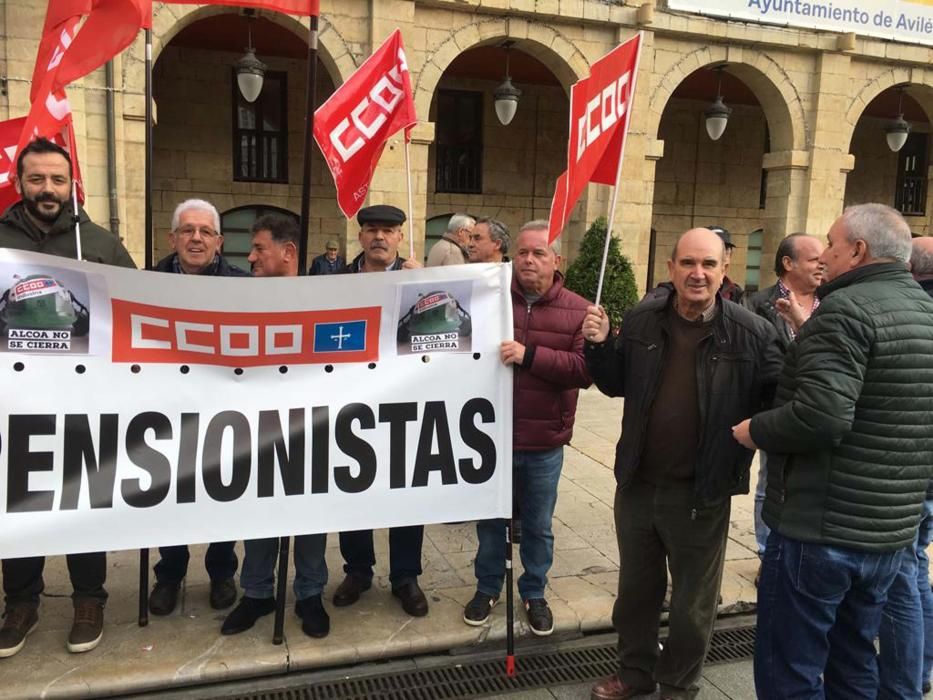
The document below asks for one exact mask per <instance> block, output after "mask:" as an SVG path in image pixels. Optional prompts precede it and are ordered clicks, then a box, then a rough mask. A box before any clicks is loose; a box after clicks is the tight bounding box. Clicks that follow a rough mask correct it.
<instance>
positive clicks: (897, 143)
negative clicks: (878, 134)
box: [884, 87, 910, 153]
mask: <svg viewBox="0 0 933 700" xmlns="http://www.w3.org/2000/svg"><path fill="white" fill-rule="evenodd" d="M898 93H899V95H898V98H897V119H892V120H891V121H890V122H888V125H887V126H886V127H885V128H884V130H885V132H886V134H885V136H886V138H887V141H888V148H890V149H891V150H892V151H894V152H895V153H897V152H898V151H899V150H901V149H902V148H903V147H904V144H905V143H907V136H908V134H910V124H908V123H907V121H906V120H905V119H904V110H903V102H904V88H903V87H900V88H898Z"/></svg>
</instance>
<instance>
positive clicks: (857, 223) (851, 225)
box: [841, 203, 912, 263]
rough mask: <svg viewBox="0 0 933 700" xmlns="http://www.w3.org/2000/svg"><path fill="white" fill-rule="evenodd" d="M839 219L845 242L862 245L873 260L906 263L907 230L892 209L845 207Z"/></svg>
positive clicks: (887, 207) (909, 239) (882, 205)
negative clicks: (844, 231) (842, 226)
mask: <svg viewBox="0 0 933 700" xmlns="http://www.w3.org/2000/svg"><path fill="white" fill-rule="evenodd" d="M841 219H842V222H843V223H844V224H845V230H846V235H847V237H848V240H849V242H850V243H854V242H855V241H857V240H859V239H861V240H863V241H865V245H866V246H868V252H869V253H870V254H871V256H872V257H873V258H893V259H894V260H897V261H898V262H902V263H906V262H907V261H909V260H910V252H911V248H912V244H911V238H910V227H909V226H908V225H907V222H906V221H904V217H903V216H901V215H900V212H898V211H897V210H896V209H892V208H891V207H889V206H887V205H886V204H877V203H869V204H856V205H855V206H851V207H846V209H845V211H843V212H842V217H841Z"/></svg>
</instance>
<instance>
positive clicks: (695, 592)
mask: <svg viewBox="0 0 933 700" xmlns="http://www.w3.org/2000/svg"><path fill="white" fill-rule="evenodd" d="M730 505H731V503H730V499H728V498H725V499H723V500H722V501H721V502H720V503H718V504H716V505H714V506H711V507H706V508H698V509H697V510H696V511H695V513H694V490H693V488H692V487H690V488H665V487H655V486H653V485H651V484H648V483H645V482H640V481H635V482H634V483H632V484H630V485H629V486H628V487H626V489H625V490H624V491H623V490H616V498H615V521H616V536H617V538H618V541H619V553H620V555H621V558H620V562H621V564H620V571H619V596H618V598H617V599H616V603H615V606H614V608H613V611H612V624H613V625H614V626H615V628H616V631H617V632H618V633H619V676H620V678H622V680H623V681H625V682H626V683H628V684H629V685H631V686H634V687H636V688H644V689H646V690H647V691H650V690H651V689H652V688H654V684H655V682H657V683H660V685H661V695H662V696H670V697H673V698H692V697H694V696H695V695H696V693H697V691H698V686H697V681H698V680H699V678H700V675H701V673H702V671H703V660H704V659H705V658H706V652H707V650H708V648H709V643H710V639H711V637H712V634H713V624H714V623H715V622H716V613H717V600H718V597H719V586H720V583H721V581H722V567H723V562H724V560H725V553H726V539H727V536H728V533H729V509H730ZM668 567H669V568H670V571H671V582H672V589H671V607H670V613H669V616H668V631H669V634H668V638H667V641H666V642H665V643H664V649H663V650H661V651H660V652H659V651H658V628H659V626H660V621H661V605H662V603H663V602H664V594H665V592H666V590H667V569H668Z"/></svg>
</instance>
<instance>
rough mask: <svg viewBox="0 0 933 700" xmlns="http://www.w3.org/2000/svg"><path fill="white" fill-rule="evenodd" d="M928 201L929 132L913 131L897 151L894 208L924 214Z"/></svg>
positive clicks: (919, 214) (918, 214)
mask: <svg viewBox="0 0 933 700" xmlns="http://www.w3.org/2000/svg"><path fill="white" fill-rule="evenodd" d="M926 203H927V134H918V133H912V134H910V135H909V136H908V137H907V143H905V144H904V147H903V148H902V149H901V150H900V151H898V153H897V191H896V192H895V194H894V208H895V209H897V210H898V211H899V212H901V214H907V215H913V216H923V215H924V214H925V213H926Z"/></svg>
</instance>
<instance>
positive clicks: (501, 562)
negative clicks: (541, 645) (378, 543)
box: [463, 221, 591, 636]
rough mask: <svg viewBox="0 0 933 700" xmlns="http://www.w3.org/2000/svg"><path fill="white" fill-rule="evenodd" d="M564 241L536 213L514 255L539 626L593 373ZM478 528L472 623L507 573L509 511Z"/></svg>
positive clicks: (526, 509)
mask: <svg viewBox="0 0 933 700" xmlns="http://www.w3.org/2000/svg"><path fill="white" fill-rule="evenodd" d="M558 245H559V244H558V242H557V241H555V243H554V244H552V245H551V246H548V225H547V222H546V221H531V222H529V223H527V224H525V225H524V226H522V228H521V230H520V231H519V233H518V241H517V246H516V251H515V256H514V258H513V261H512V269H513V278H512V313H513V315H514V325H515V340H507V341H505V342H504V343H502V347H501V354H502V361H503V362H504V363H505V364H507V365H513V366H514V369H515V375H514V376H515V379H514V381H515V393H514V397H515V405H514V421H515V427H514V433H513V445H512V448H513V452H512V465H513V482H512V486H513V489H514V490H515V496H516V497H515V502H516V503H517V505H518V508H519V510H520V512H521V517H522V524H523V525H522V529H523V534H522V541H521V547H520V550H519V553H520V555H521V558H522V566H523V567H524V569H525V571H524V573H523V574H522V575H521V577H520V578H519V579H518V592H519V594H520V595H521V597H522V601H523V602H524V605H525V611H526V612H527V614H528V623H529V625H531V631H532V632H534V633H535V634H536V635H539V636H546V635H549V634H550V633H551V632H553V631H554V618H553V616H552V615H551V610H550V608H549V607H548V604H547V601H546V600H545V599H544V587H545V586H546V585H547V572H548V570H549V569H550V568H551V562H552V561H553V560H554V535H553V533H552V532H551V517H552V516H553V515H554V506H555V505H556V504H557V482H558V480H559V479H560V469H561V465H562V464H563V461H564V445H565V444H567V443H568V442H570V436H571V435H572V434H573V419H574V414H575V413H576V410H577V393H578V391H579V389H580V388H581V387H583V388H585V387H588V386H589V385H590V383H591V380H590V375H589V374H588V373H587V371H586V362H585V360H584V359H583V335H582V332H581V327H582V324H583V318H584V316H585V315H586V308H587V306H588V304H589V302H587V301H586V300H585V299H583V298H582V297H580V296H577V295H576V294H574V293H573V292H571V291H570V290H568V289H564V277H563V275H561V273H560V272H558V267H559V266H560V252H559V247H558ZM476 532H477V535H478V537H479V551H478V552H477V553H476V560H475V563H474V571H475V573H476V580H477V587H476V595H474V596H473V600H471V601H470V602H469V604H467V606H466V608H465V609H464V611H463V621H464V622H466V623H467V624H468V625H482V624H483V623H485V622H486V620H487V619H488V618H489V611H490V610H491V609H492V607H493V606H494V605H495V604H496V602H497V601H498V599H499V593H500V591H501V590H502V582H503V579H504V578H505V521H504V520H501V519H500V520H485V521H481V522H478V523H477V524H476Z"/></svg>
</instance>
